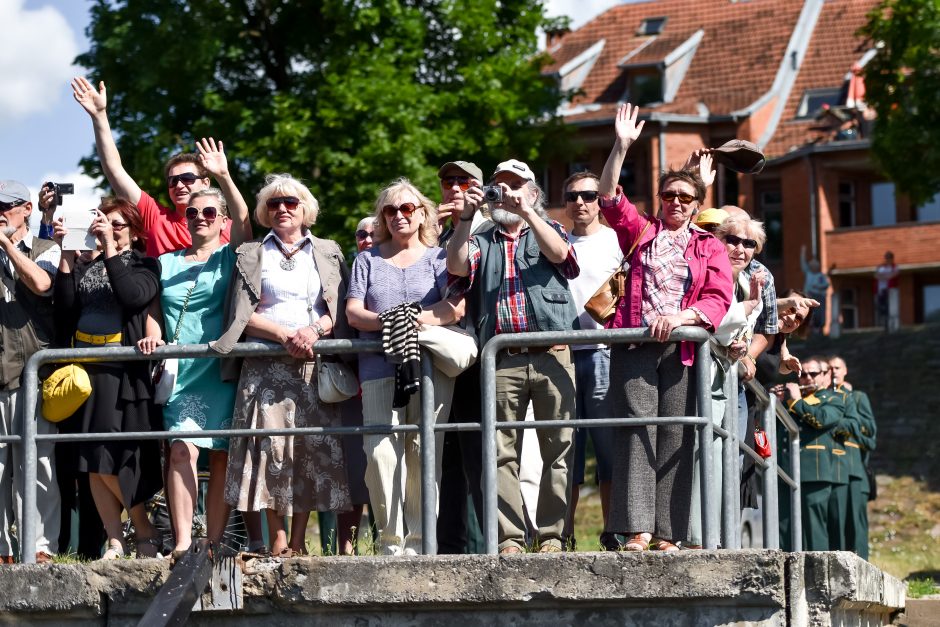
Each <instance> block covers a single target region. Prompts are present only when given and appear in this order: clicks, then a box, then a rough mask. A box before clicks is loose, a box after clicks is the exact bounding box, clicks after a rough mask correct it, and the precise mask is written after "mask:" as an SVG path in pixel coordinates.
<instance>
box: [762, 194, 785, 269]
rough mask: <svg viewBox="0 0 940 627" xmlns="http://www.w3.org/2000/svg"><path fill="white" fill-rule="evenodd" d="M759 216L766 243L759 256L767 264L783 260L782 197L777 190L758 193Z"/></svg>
mask: <svg viewBox="0 0 940 627" xmlns="http://www.w3.org/2000/svg"><path fill="white" fill-rule="evenodd" d="M758 200H759V202H760V209H761V216H763V218H764V231H765V232H766V233H767V243H766V244H764V249H763V251H762V252H761V256H762V257H763V258H764V260H765V261H767V262H768V263H773V262H778V261H781V260H782V259H783V197H782V195H781V194H780V191H779V190H767V191H764V192H761V193H760V196H759V197H758Z"/></svg>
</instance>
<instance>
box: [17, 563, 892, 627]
mask: <svg viewBox="0 0 940 627" xmlns="http://www.w3.org/2000/svg"><path fill="white" fill-rule="evenodd" d="M168 572H169V568H168V565H167V564H166V562H165V561H161V560H118V561H115V562H96V563H92V564H87V565H53V566H35V565H30V566H26V565H20V566H11V567H3V568H0V622H16V623H17V624H49V623H50V622H54V623H56V624H58V625H67V624H79V623H81V624H89V622H91V623H94V622H100V623H102V624H105V623H106V624H109V625H122V624H136V621H137V620H139V618H140V616H141V615H142V614H143V612H144V611H145V610H146V608H147V606H148V605H149V602H150V599H151V598H152V597H153V596H154V595H155V594H156V591H157V590H158V589H159V587H160V586H161V585H162V583H163V582H164V581H165V579H166V577H167V574H168ZM243 586H244V587H243V593H244V603H245V606H244V609H243V610H239V611H235V612H201V613H198V614H193V615H192V616H191V619H190V623H191V624H197V625H198V624H209V623H213V624H215V623H219V624H222V623H224V624H226V625H228V624H234V623H240V622H246V623H247V622H248V621H250V622H252V623H257V622H259V621H260V622H262V623H275V622H276V623H277V624H279V625H291V624H301V623H309V621H310V620H311V619H317V620H323V621H329V624H331V625H382V626H383V627H387V625H390V624H395V625H404V624H407V625H414V626H418V625H431V624H440V623H442V622H444V621H447V620H459V621H460V624H461V625H485V624H486V625H488V624H493V623H511V624H513V625H517V626H528V625H542V624H545V623H546V622H549V623H551V624H568V625H580V624H586V623H590V624H601V625H605V624H610V625H613V624H624V623H649V622H650V621H655V623H656V624H658V625H698V624H721V625H787V624H810V623H812V624H858V623H855V622H854V619H855V618H860V617H863V616H864V617H866V618H865V620H866V621H867V622H866V623H865V624H866V625H874V624H886V623H887V622H889V621H884V622H878V621H882V620H883V619H884V618H885V617H890V616H891V613H892V612H894V611H896V610H897V609H899V608H900V607H903V602H904V599H903V594H904V589H903V585H902V584H901V583H900V582H899V581H897V580H896V579H894V578H892V577H889V576H886V575H884V574H883V573H881V571H880V570H878V569H877V568H875V567H874V566H872V565H871V564H868V563H867V562H864V561H863V560H860V559H859V558H858V557H856V556H854V555H852V554H849V553H805V554H788V553H783V552H781V551H762V550H749V551H682V552H680V553H672V554H662V553H639V554H637V553H567V554H554V555H517V556H505V557H495V556H435V557H412V558H402V557H399V558H385V557H363V558H295V559H290V560H284V561H280V560H273V559H272V560H254V561H252V562H249V563H248V564H247V566H246V570H245V574H244V577H243ZM651 613H652V614H651ZM802 618H805V619H806V622H803V623H800V622H793V621H794V619H802ZM869 618H871V619H873V621H874V622H873V621H872V620H869ZM837 619H838V620H837ZM839 620H841V621H842V622H841V623H840V622H839Z"/></svg>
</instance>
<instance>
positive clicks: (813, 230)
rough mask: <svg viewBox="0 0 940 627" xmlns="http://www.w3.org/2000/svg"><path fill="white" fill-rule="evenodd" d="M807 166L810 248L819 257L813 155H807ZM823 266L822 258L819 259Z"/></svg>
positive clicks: (812, 253) (814, 255)
mask: <svg viewBox="0 0 940 627" xmlns="http://www.w3.org/2000/svg"><path fill="white" fill-rule="evenodd" d="M805 159H806V167H807V169H808V170H809V250H810V255H812V256H813V257H815V258H816V259H819V232H818V230H819V224H818V219H817V216H816V213H817V207H818V205H817V195H816V193H817V192H816V163H815V162H814V161H813V159H812V156H811V155H806V157H805ZM819 263H820V267H822V259H819Z"/></svg>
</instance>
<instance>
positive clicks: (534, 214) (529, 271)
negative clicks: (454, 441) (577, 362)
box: [447, 159, 580, 553]
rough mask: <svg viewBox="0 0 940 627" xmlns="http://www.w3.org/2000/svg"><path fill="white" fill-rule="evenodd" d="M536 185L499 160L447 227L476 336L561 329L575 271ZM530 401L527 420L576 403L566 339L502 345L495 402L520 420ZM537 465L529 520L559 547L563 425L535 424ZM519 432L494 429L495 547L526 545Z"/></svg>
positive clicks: (565, 460) (574, 315) (544, 542)
mask: <svg viewBox="0 0 940 627" xmlns="http://www.w3.org/2000/svg"><path fill="white" fill-rule="evenodd" d="M484 200H486V201H487V202H488V203H489V205H490V207H491V208H492V214H491V219H492V221H493V224H492V225H489V226H487V227H485V228H483V229H481V230H480V231H478V232H477V233H476V234H475V235H473V237H472V238H471V237H470V235H471V233H470V229H471V225H472V223H473V220H474V217H475V214H476V212H477V209H478V208H479V206H480V204H481V203H482V202H483V201H484ZM543 205H544V193H543V192H542V190H541V188H540V187H539V186H538V184H537V183H536V182H535V175H534V174H533V173H532V170H531V169H529V166H528V165H526V164H525V163H522V162H521V161H517V160H515V159H510V160H509V161H504V162H503V163H501V164H499V166H497V168H496V172H495V173H494V174H493V178H492V185H490V186H487V187H484V188H483V189H480V188H478V187H470V188H469V189H468V190H467V191H466V192H465V193H464V206H463V209H462V211H461V212H460V217H459V219H458V221H457V226H456V227H455V229H454V234H453V236H452V237H451V239H450V241H449V242H448V244H447V270H448V272H450V273H451V274H452V275H454V276H455V277H464V279H463V280H462V281H461V280H457V283H462V286H461V287H462V288H464V289H465V290H467V311H468V318H469V320H470V323H471V324H473V325H475V328H476V332H477V337H478V339H479V341H480V345H481V346H482V345H484V344H485V343H486V341H487V340H489V339H490V338H491V337H493V336H495V335H497V334H500V333H525V332H529V331H568V330H573V329H577V328H578V322H577V319H578V312H577V310H576V308H575V305H574V301H573V300H572V296H571V292H570V291H569V289H568V281H569V280H571V279H574V278H575V277H577V276H578V274H579V272H580V269H579V267H578V261H577V256H576V253H575V251H574V247H573V246H572V245H571V243H570V242H569V241H568V235H567V233H566V232H565V230H564V228H563V227H562V226H561V225H560V224H558V223H557V222H554V221H552V220H549V219H548V218H547V216H546V214H545V210H544V209H543ZM530 401H531V402H532V405H533V409H534V413H535V419H536V420H570V419H572V418H573V417H574V413H575V392H574V366H573V364H572V360H571V351H570V350H569V348H568V346H566V345H563V344H562V345H556V346H541V347H527V348H519V347H512V348H508V349H507V350H506V351H505V352H502V353H500V355H499V356H498V357H497V360H496V405H497V407H496V411H497V419H498V420H501V421H511V420H516V421H521V420H524V419H525V414H526V409H527V407H528V404H529V402H530ZM538 439H539V448H540V450H541V455H542V463H543V468H544V470H543V472H542V480H541V484H540V488H539V504H538V508H537V513H536V520H535V525H536V527H537V528H538V543H539V551H541V552H554V551H560V550H561V549H562V534H563V532H564V526H565V514H566V512H567V509H568V491H569V487H568V483H569V474H570V472H569V470H568V466H569V462H570V460H569V458H570V452H571V441H572V435H571V430H569V429H564V430H558V431H549V430H544V429H540V430H539V431H538ZM521 446H522V439H521V438H520V437H517V433H516V431H515V430H499V431H498V432H497V469H496V477H497V490H498V494H499V503H500V504H499V512H498V514H499V548H500V553H521V552H522V551H523V549H524V547H525V546H526V538H525V528H526V524H525V515H524V512H523V503H522V495H521V493H520V490H519V456H520V453H521Z"/></svg>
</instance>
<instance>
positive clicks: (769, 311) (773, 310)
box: [744, 259, 780, 335]
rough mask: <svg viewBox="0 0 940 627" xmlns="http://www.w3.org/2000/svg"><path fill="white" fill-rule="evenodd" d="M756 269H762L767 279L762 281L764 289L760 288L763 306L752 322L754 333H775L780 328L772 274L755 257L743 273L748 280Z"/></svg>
mask: <svg viewBox="0 0 940 627" xmlns="http://www.w3.org/2000/svg"><path fill="white" fill-rule="evenodd" d="M758 270H763V271H764V273H765V274H766V276H767V281H766V282H765V283H764V289H763V290H761V294H760V297H761V301H762V302H763V304H764V307H763V309H761V312H760V314H759V315H758V316H757V321H756V322H755V323H754V333H763V334H764V335H776V334H777V332H778V331H779V330H780V329H779V327H778V326H777V290H776V289H775V287H774V275H773V274H771V273H770V270H769V269H768V268H767V267H766V266H765V265H764V264H762V263H761V262H759V261H758V260H757V259H751V263H750V264H748V266H747V268H745V269H744V273H745V274H746V276H747V278H748V281H750V278H751V275H752V274H754V273H755V272H757V271H758Z"/></svg>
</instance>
